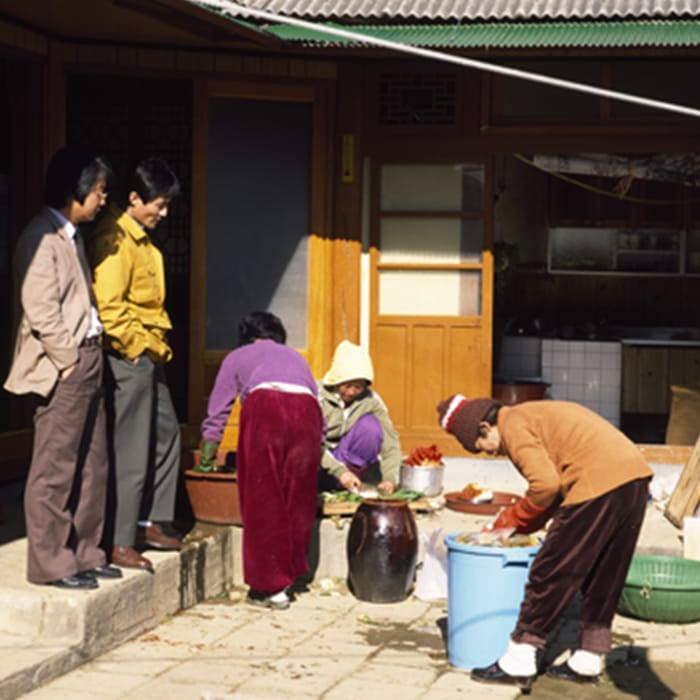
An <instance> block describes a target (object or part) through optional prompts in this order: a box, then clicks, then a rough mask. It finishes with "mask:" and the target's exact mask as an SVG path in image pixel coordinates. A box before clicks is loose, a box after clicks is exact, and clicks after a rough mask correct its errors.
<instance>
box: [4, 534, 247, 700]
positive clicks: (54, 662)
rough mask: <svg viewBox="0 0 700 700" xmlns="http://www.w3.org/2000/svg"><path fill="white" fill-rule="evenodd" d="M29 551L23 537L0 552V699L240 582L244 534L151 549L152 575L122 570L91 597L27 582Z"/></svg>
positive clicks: (205, 536)
mask: <svg viewBox="0 0 700 700" xmlns="http://www.w3.org/2000/svg"><path fill="white" fill-rule="evenodd" d="M26 547H27V543H26V540H25V539H21V540H16V541H14V542H10V543H8V544H5V545H3V546H1V547H0V570H2V571H3V579H2V585H1V586H0V647H1V653H2V658H3V662H2V664H0V669H1V670H0V700H11V699H12V698H16V697H18V696H19V695H22V694H23V693H26V692H28V691H30V690H32V689H33V688H35V687H38V686H39V685H42V684H43V683H46V682H47V681H49V680H51V679H52V678H56V677H57V676H60V675H62V674H64V673H66V672H67V671H68V670H70V669H72V668H74V667H75V666H78V665H79V664H81V663H84V662H85V661H87V660H88V659H92V658H94V657H96V656H98V655H99V654H102V653H103V652H105V651H107V650H109V649H112V648H114V647H116V646H119V645H120V644H123V643H124V642H126V641H128V640H129V639H132V638H133V637H135V636H136V635H138V634H140V633H142V632H144V631H146V630H149V629H153V628H154V627H156V626H157V625H159V624H160V623H161V622H162V621H163V620H164V619H165V618H167V617H168V616H169V615H174V614H175V613H177V612H178V611H179V610H182V609H185V608H189V607H192V606H193V605H196V604H197V603H198V602H200V601H202V600H206V599H208V598H213V597H215V596H217V595H219V594H220V593H221V592H222V591H224V590H227V589H228V588H229V587H230V586H231V585H232V582H233V581H234V580H235V579H236V578H237V577H236V576H234V572H233V569H234V566H238V563H237V562H239V561H240V553H239V552H240V529H238V528H233V527H220V528H215V529H214V530H211V531H206V530H205V531H204V532H198V533H197V539H196V540H194V541H192V542H189V543H187V544H185V546H184V547H183V550H182V551H181V552H151V551H149V552H148V557H149V558H150V559H151V560H152V561H153V564H154V570H155V571H154V573H153V574H149V573H147V572H141V571H135V570H129V569H124V570H123V571H124V578H122V579H114V580H104V579H101V580H100V587H99V588H98V589H97V590H94V591H67V590H63V589H59V588H54V587H52V586H36V585H32V584H30V583H27V582H26V581H25V568H26ZM234 550H236V551H237V552H238V553H237V554H234ZM239 577H240V574H239Z"/></svg>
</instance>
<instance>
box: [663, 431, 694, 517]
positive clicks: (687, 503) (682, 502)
mask: <svg viewBox="0 0 700 700" xmlns="http://www.w3.org/2000/svg"><path fill="white" fill-rule="evenodd" d="M698 503H700V438H698V440H697V442H696V443H695V447H694V448H693V451H692V452H691V453H690V459H689V460H688V461H687V462H686V465H685V467H683V471H682V472H681V476H680V479H678V483H677V484H676V488H675V489H674V490H673V493H672V494H671V498H670V499H669V502H668V505H667V506H666V510H665V511H664V515H665V516H666V517H667V518H668V519H669V520H670V521H671V522H672V523H673V524H674V525H675V526H676V527H683V518H684V517H685V516H687V515H693V514H694V513H695V509H696V508H697V506H698Z"/></svg>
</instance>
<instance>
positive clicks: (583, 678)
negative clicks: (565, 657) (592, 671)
mask: <svg viewBox="0 0 700 700" xmlns="http://www.w3.org/2000/svg"><path fill="white" fill-rule="evenodd" d="M547 675H548V676H549V677H550V678H556V679H557V680H560V681H573V682H574V683H588V684H590V685H598V682H599V681H600V676H599V675H595V676H588V675H585V674H583V673H577V672H576V671H574V669H573V668H571V666H569V663H568V662H567V661H565V662H564V663H563V664H559V665H558V666H550V667H549V668H548V669H547Z"/></svg>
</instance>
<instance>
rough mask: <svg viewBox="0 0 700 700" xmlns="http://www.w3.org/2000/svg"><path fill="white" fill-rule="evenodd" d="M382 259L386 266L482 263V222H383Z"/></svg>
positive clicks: (407, 220) (440, 220)
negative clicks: (395, 264) (394, 264)
mask: <svg viewBox="0 0 700 700" xmlns="http://www.w3.org/2000/svg"><path fill="white" fill-rule="evenodd" d="M379 235H380V237H381V240H380V249H381V252H380V254H379V259H380V261H381V262H383V263H426V264H431V263H434V264H450V263H460V262H475V263H478V262H481V254H482V248H483V245H482V242H483V223H482V221H481V219H430V218H428V219H423V218H421V219H408V218H403V217H400V218H391V219H388V218H386V219H383V220H382V222H381V228H380V234H379Z"/></svg>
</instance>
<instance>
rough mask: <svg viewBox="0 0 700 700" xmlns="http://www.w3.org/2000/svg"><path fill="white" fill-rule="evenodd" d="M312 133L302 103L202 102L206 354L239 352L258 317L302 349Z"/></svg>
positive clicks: (308, 114)
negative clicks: (274, 322) (276, 322)
mask: <svg viewBox="0 0 700 700" xmlns="http://www.w3.org/2000/svg"><path fill="white" fill-rule="evenodd" d="M311 133H312V132H311V105H310V104H307V103H301V102H300V103H297V102H281V101H279V102H278V101H272V100H248V99H237V98H211V99H210V101H209V167H208V173H209V174H208V183H209V186H208V191H207V274H206V276H205V277H206V278H205V280H204V281H203V282H202V284H205V285H206V336H205V346H206V348H207V349H208V350H209V349H217V350H219V349H230V348H234V347H236V346H237V345H238V323H239V322H240V320H241V318H242V317H243V316H245V315H246V314H248V313H250V312H251V311H255V310H264V311H271V312H272V313H274V314H277V315H278V316H279V317H280V318H281V319H282V322H283V323H284V325H285V327H286V329H287V343H288V344H289V345H291V346H292V347H296V348H305V347H306V346H307V337H306V336H307V323H306V318H307V313H308V296H307V287H308V275H307V268H308V247H309V246H308V236H309V228H310V223H309V221H310V201H311V175H310V173H311ZM272 201H274V206H271V205H270V202H272ZM233 212H235V214H234V213H233Z"/></svg>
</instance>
